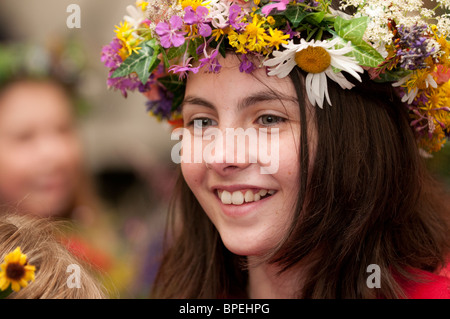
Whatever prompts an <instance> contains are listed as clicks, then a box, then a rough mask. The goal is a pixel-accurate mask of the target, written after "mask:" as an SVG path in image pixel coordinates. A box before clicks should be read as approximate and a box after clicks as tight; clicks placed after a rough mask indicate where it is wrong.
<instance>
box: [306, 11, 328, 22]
mask: <svg viewBox="0 0 450 319" xmlns="http://www.w3.org/2000/svg"><path fill="white" fill-rule="evenodd" d="M323 18H325V11H320V12H312V13H309V14H308V15H307V17H306V19H307V21H308V22H310V23H312V24H316V25H318V24H320V23H321V22H322V20H323Z"/></svg>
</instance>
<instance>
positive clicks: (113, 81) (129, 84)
mask: <svg viewBox="0 0 450 319" xmlns="http://www.w3.org/2000/svg"><path fill="white" fill-rule="evenodd" d="M113 73H114V70H111V71H110V72H109V76H108V80H107V82H106V83H107V85H108V87H111V88H114V89H115V90H120V91H121V92H122V95H123V96H124V97H127V96H128V93H127V91H134V90H136V89H137V88H138V87H139V86H140V85H141V81H140V80H139V78H138V77H137V76H136V77H133V76H129V77H118V78H112V77H111V76H112V75H113Z"/></svg>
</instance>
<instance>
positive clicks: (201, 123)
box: [190, 117, 217, 129]
mask: <svg viewBox="0 0 450 319" xmlns="http://www.w3.org/2000/svg"><path fill="white" fill-rule="evenodd" d="M190 124H191V125H192V124H193V125H194V128H199V129H203V128H206V127H208V126H212V125H217V122H216V121H214V120H211V119H209V118H206V117H205V118H197V119H194V120H193V121H192V122H191V123H190Z"/></svg>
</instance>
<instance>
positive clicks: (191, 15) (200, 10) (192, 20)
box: [184, 6, 212, 37]
mask: <svg viewBox="0 0 450 319" xmlns="http://www.w3.org/2000/svg"><path fill="white" fill-rule="evenodd" d="M184 11H185V12H186V13H185V15H184V22H185V23H186V24H187V25H193V24H196V25H197V28H198V33H199V34H200V35H201V36H203V37H209V36H210V35H211V33H212V30H211V27H210V26H209V24H208V23H207V21H206V16H207V15H208V13H209V11H208V9H207V8H205V7H202V6H198V7H197V9H196V11H194V9H192V7H191V6H188V7H186V8H185V9H184Z"/></svg>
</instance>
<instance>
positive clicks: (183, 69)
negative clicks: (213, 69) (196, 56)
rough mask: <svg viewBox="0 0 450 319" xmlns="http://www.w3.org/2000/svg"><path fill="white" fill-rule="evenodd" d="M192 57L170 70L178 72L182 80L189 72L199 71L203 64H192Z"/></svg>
mask: <svg viewBox="0 0 450 319" xmlns="http://www.w3.org/2000/svg"><path fill="white" fill-rule="evenodd" d="M191 59H192V57H191V58H189V59H188V60H187V61H186V62H185V63H183V65H173V66H171V67H170V68H169V71H170V72H173V73H178V76H179V77H180V80H182V79H184V78H185V77H186V75H187V73H188V72H193V73H198V71H199V70H200V68H201V65H199V66H197V67H193V66H192V64H189V61H190V60H191Z"/></svg>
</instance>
